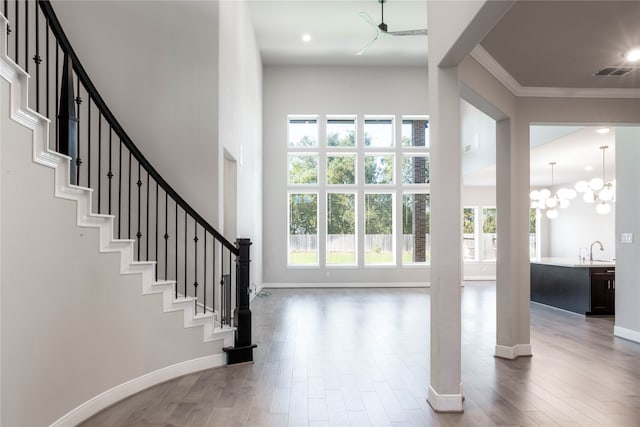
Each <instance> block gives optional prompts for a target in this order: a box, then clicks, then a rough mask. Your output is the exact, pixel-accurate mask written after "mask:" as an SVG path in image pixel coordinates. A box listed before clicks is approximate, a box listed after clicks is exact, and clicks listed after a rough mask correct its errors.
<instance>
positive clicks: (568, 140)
mask: <svg viewBox="0 0 640 427" xmlns="http://www.w3.org/2000/svg"><path fill="white" fill-rule="evenodd" d="M601 128H602V126H584V127H573V126H572V127H567V126H532V127H531V146H532V148H531V158H530V164H531V173H530V179H531V187H542V186H549V185H551V166H550V165H549V163H550V162H556V165H555V166H554V184H555V185H564V186H568V187H573V185H574V184H575V183H576V182H577V181H580V180H589V179H591V178H595V177H602V150H601V149H600V147H601V146H605V145H606V146H608V147H609V148H608V149H607V150H606V152H605V160H606V162H605V172H606V176H605V178H606V179H607V181H611V180H613V179H615V136H614V134H615V131H614V129H613V128H612V129H611V131H610V132H609V133H607V134H604V135H602V134H599V133H597V132H596V130H597V129H601ZM572 129H573V131H571V130H572ZM576 129H577V130H576ZM567 132H570V133H568V134H567ZM554 134H555V135H564V136H560V137H559V138H557V139H551V140H549V139H548V135H554ZM585 166H591V167H592V168H593V170H591V171H587V170H585ZM495 175H496V167H495V165H493V166H490V167H488V168H485V169H483V170H480V171H478V172H474V173H470V174H468V175H466V176H465V177H464V183H465V185H471V186H494V185H495V182H496V178H495Z"/></svg>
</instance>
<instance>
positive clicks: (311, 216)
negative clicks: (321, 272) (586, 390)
mask: <svg viewBox="0 0 640 427" xmlns="http://www.w3.org/2000/svg"><path fill="white" fill-rule="evenodd" d="M288 262H289V265H318V194H317V193H290V194H289V260H288Z"/></svg>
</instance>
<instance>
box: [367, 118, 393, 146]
mask: <svg viewBox="0 0 640 427" xmlns="http://www.w3.org/2000/svg"><path fill="white" fill-rule="evenodd" d="M364 146H365V147H383V148H391V147H393V119H390V118H365V120H364Z"/></svg>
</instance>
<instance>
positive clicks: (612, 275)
mask: <svg viewBox="0 0 640 427" xmlns="http://www.w3.org/2000/svg"><path fill="white" fill-rule="evenodd" d="M615 295H616V270H615V269H614V268H592V269H591V310H590V311H589V313H588V314H615V301H616V298H615Z"/></svg>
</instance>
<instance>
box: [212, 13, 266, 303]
mask: <svg viewBox="0 0 640 427" xmlns="http://www.w3.org/2000/svg"><path fill="white" fill-rule="evenodd" d="M219 53H220V61H219V63H220V91H219V94H220V97H219V100H218V102H219V108H218V111H219V141H220V144H219V147H218V158H219V159H221V160H222V159H223V157H224V156H225V152H226V153H227V154H226V155H227V156H231V157H233V159H234V160H235V161H236V171H237V206H236V212H237V215H236V224H237V237H241V238H245V237H246V238H250V239H251V241H252V243H253V244H252V246H251V260H252V263H251V278H250V280H251V282H252V283H254V284H255V285H256V287H258V288H259V287H260V286H261V283H262V250H263V248H262V246H263V243H262V62H261V59H260V53H259V51H258V47H257V44H256V39H255V34H254V30H253V25H252V23H251V16H250V14H249V9H248V6H247V3H246V2H245V1H223V2H220V46H219ZM223 169H224V168H223V167H222V164H221V165H220V168H219V177H218V179H219V182H220V185H219V187H218V194H223V192H224V186H225V182H224V178H223ZM220 205H221V206H220V208H219V213H218V217H219V218H221V221H220V223H221V224H222V223H224V220H223V215H224V207H223V206H222V203H221V204H220ZM225 235H226V237H227V238H231V239H233V238H235V237H236V236H231V235H228V234H226V233H225ZM254 290H255V289H254Z"/></svg>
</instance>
